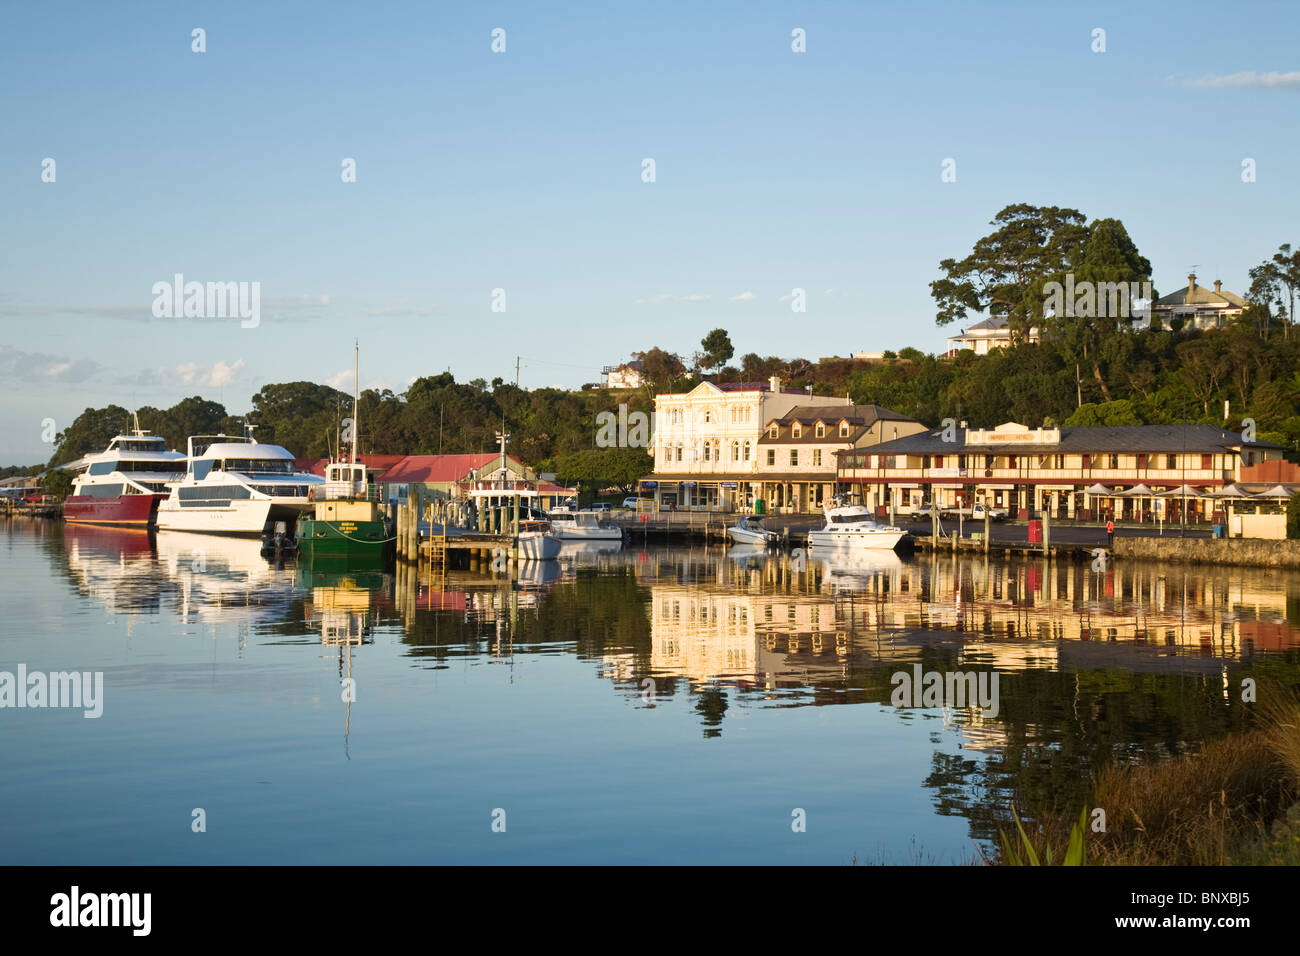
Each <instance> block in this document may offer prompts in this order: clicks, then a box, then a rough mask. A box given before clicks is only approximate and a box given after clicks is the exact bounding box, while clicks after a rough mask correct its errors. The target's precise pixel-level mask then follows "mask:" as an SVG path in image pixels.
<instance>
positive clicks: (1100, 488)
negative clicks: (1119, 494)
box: [1083, 483, 1115, 497]
mask: <svg viewBox="0 0 1300 956" xmlns="http://www.w3.org/2000/svg"><path fill="white" fill-rule="evenodd" d="M1083 493H1084V494H1085V495H1104V496H1106V497H1109V496H1111V495H1113V494H1115V492H1113V491H1111V490H1110V489H1109V488H1107V487H1106V486H1105V485H1103V484H1100V483H1099V484H1095V485H1089V486H1088V487H1087V488H1084V489H1083Z"/></svg>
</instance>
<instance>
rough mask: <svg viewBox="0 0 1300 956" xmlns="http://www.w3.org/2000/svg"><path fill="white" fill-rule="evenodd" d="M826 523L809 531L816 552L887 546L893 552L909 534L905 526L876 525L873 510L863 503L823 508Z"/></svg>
mask: <svg viewBox="0 0 1300 956" xmlns="http://www.w3.org/2000/svg"><path fill="white" fill-rule="evenodd" d="M822 510H823V511H824V512H825V513H826V526H825V527H824V528H821V529H820V530H816V531H809V532H808V546H809V547H810V548H812V549H813V551H814V552H824V551H856V550H858V549H860V548H867V549H876V548H883V549H884V550H886V551H892V550H893V549H894V548H896V547H898V543H899V542H900V541H902V540H903V539H904V538H905V537H907V532H906V531H904V530H903V529H902V528H895V527H892V526H889V525H881V524H876V522H875V521H874V520H873V519H872V517H871V511H870V509H868V508H865V507H863V506H862V505H844V506H842V507H838V508H823V509H822Z"/></svg>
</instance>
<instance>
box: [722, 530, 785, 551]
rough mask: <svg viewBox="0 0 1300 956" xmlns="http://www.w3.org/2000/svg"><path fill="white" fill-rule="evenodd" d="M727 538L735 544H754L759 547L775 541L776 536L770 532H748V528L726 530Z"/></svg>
mask: <svg viewBox="0 0 1300 956" xmlns="http://www.w3.org/2000/svg"><path fill="white" fill-rule="evenodd" d="M727 536H728V537H730V538H731V540H732V542H734V543H735V544H756V545H759V546H761V547H766V546H767V545H769V544H771V543H773V542H774V541H775V540H776V534H775V533H774V532H772V531H750V530H749V529H748V528H728V529H727Z"/></svg>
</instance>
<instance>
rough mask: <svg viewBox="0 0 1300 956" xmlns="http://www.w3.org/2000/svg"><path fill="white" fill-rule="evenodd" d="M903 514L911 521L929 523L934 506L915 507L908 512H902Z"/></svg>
mask: <svg viewBox="0 0 1300 956" xmlns="http://www.w3.org/2000/svg"><path fill="white" fill-rule="evenodd" d="M903 513H904V514H906V515H908V516H909V517H910V518H911V519H912V520H913V521H929V520H930V519H931V517H932V516H933V515H934V505H932V504H923V505H917V506H916V507H915V508H913V509H912V510H911V511H910V512H903Z"/></svg>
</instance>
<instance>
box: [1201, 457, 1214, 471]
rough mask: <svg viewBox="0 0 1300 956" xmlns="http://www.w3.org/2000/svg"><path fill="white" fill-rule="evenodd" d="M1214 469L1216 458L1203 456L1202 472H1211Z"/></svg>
mask: <svg viewBox="0 0 1300 956" xmlns="http://www.w3.org/2000/svg"><path fill="white" fill-rule="evenodd" d="M1213 467H1214V456H1213V455H1202V456H1201V471H1209V470H1210V469H1211V468H1213Z"/></svg>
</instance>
